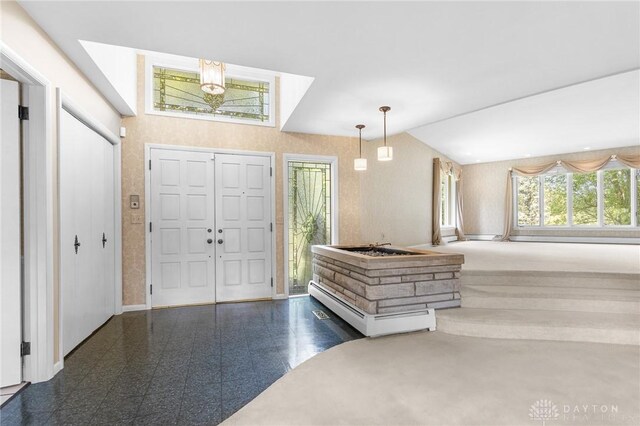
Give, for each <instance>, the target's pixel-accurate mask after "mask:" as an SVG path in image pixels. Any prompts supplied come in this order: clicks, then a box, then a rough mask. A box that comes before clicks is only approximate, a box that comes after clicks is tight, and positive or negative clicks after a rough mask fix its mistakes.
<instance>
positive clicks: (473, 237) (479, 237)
mask: <svg viewBox="0 0 640 426" xmlns="http://www.w3.org/2000/svg"><path fill="white" fill-rule="evenodd" d="M466 237H467V239H468V240H470V241H493V239H494V238H495V237H496V235H495V234H466Z"/></svg>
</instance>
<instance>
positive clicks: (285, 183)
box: [282, 153, 340, 297]
mask: <svg viewBox="0 0 640 426" xmlns="http://www.w3.org/2000/svg"><path fill="white" fill-rule="evenodd" d="M289 161H300V162H305V163H329V164H331V244H339V240H340V238H339V235H340V232H339V231H340V229H339V222H340V220H339V218H338V216H337V212H338V211H339V209H338V198H339V197H338V188H339V184H338V157H336V156H330V155H307V154H287V153H285V154H283V158H282V207H283V214H282V217H283V222H284V223H283V233H284V235H283V241H284V256H283V257H284V274H283V276H284V293H285V297H289Z"/></svg>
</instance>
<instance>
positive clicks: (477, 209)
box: [462, 146, 640, 238]
mask: <svg viewBox="0 0 640 426" xmlns="http://www.w3.org/2000/svg"><path fill="white" fill-rule="evenodd" d="M631 153H635V154H638V153H640V147H638V146H636V147H627V148H616V149H608V150H602V151H587V152H577V153H573V154H562V155H553V156H546V157H537V158H526V159H520V160H510V161H499V162H494V163H483V164H470V165H466V166H463V168H462V175H463V179H464V194H463V195H464V225H465V232H466V233H467V234H488V235H501V234H502V226H503V223H504V202H505V191H506V188H507V171H508V170H509V167H519V166H527V165H532V164H544V163H549V162H551V161H557V160H560V159H565V160H586V159H591V158H599V157H603V156H606V155H612V154H631ZM512 235H554V236H555V235H559V236H564V235H570V236H590V237H598V236H609V237H636V238H637V237H639V236H640V230H635V231H634V230H620V229H617V230H615V229H609V230H595V229H592V230H589V229H576V230H530V229H527V230H514V231H513V233H512Z"/></svg>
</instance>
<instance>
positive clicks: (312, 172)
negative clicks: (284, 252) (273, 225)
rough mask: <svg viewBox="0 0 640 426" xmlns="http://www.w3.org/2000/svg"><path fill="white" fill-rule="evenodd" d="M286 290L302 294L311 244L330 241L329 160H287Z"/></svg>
mask: <svg viewBox="0 0 640 426" xmlns="http://www.w3.org/2000/svg"><path fill="white" fill-rule="evenodd" d="M288 167H289V182H288V184H289V199H288V204H289V217H288V220H289V236H288V237H289V247H288V250H289V265H288V272H289V273H288V276H289V294H290V295H299V294H306V293H308V291H307V286H308V284H309V281H310V280H311V279H312V278H313V269H312V265H311V263H312V262H311V261H312V254H311V246H313V245H315V244H331V219H332V218H331V207H332V206H331V164H330V163H321V162H303V161H289V163H288Z"/></svg>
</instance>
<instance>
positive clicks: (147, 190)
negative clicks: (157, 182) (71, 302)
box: [123, 143, 278, 309]
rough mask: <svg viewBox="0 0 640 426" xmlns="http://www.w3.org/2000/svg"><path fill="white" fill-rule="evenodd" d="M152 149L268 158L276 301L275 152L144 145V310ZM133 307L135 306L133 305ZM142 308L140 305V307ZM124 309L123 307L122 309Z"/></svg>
mask: <svg viewBox="0 0 640 426" xmlns="http://www.w3.org/2000/svg"><path fill="white" fill-rule="evenodd" d="M152 149H164V150H170V151H176V150H177V151H188V152H207V153H211V155H216V154H234V155H251V156H260V157H269V159H270V164H271V169H272V170H273V175H272V176H271V223H273V227H274V229H273V232H272V233H271V275H272V277H273V281H274V282H273V289H272V290H271V294H272V298H273V299H276V298H277V296H278V294H277V293H276V291H277V288H278V285H277V282H276V272H277V268H276V257H277V246H276V229H275V228H276V175H275V173H276V167H275V162H276V154H275V152H265V151H243V150H238V149H223V148H201V147H192V146H184V145H165V144H152V143H146V144H145V145H144V200H145V202H144V219H145V220H144V227H145V230H144V233H145V263H146V265H145V281H146V293H145V305H144V306H145V307H146V309H151V308H152V303H151V279H150V278H151V233H150V232H149V221H150V220H151V173H150V170H149V160H151V150H152ZM134 306H135V305H134ZM141 306H142V305H141ZM123 309H124V307H123Z"/></svg>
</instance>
